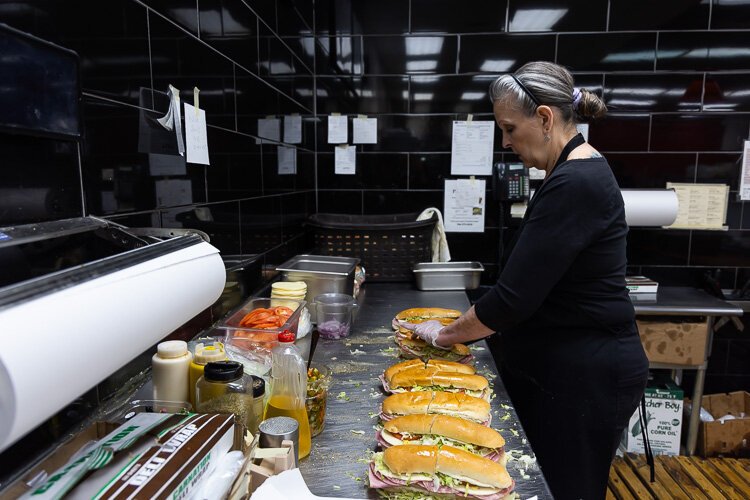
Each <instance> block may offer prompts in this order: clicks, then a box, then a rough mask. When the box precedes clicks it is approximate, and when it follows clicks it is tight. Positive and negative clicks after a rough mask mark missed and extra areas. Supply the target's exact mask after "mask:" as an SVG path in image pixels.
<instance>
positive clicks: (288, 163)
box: [277, 146, 297, 175]
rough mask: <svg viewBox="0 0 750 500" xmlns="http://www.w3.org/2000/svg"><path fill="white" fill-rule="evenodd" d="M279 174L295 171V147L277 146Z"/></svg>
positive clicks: (289, 173)
mask: <svg viewBox="0 0 750 500" xmlns="http://www.w3.org/2000/svg"><path fill="white" fill-rule="evenodd" d="M277 156H278V167H279V175H291V174H296V173H297V148H290V147H287V146H279V150H278V155H277Z"/></svg>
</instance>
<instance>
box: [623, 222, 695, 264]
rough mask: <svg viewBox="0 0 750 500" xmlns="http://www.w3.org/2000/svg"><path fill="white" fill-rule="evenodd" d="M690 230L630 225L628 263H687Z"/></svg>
mask: <svg viewBox="0 0 750 500" xmlns="http://www.w3.org/2000/svg"><path fill="white" fill-rule="evenodd" d="M689 233H690V231H683V230H679V229H651V228H649V229H645V228H637V227H631V228H630V230H629V232H628V250H627V257H628V265H630V266H654V265H677V266H686V265H688V248H689V246H690V234H689Z"/></svg>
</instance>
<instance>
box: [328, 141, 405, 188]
mask: <svg viewBox="0 0 750 500" xmlns="http://www.w3.org/2000/svg"><path fill="white" fill-rule="evenodd" d="M407 175H408V155H406V154H392V153H361V152H360V149H359V147H358V153H357V171H356V173H355V174H354V175H342V174H336V171H335V159H334V154H333V153H328V152H320V153H318V188H319V189H368V190H377V189H406V188H407Z"/></svg>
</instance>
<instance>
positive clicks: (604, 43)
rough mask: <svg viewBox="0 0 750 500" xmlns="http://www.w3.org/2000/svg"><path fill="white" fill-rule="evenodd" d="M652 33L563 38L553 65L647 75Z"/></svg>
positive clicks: (652, 52)
mask: <svg viewBox="0 0 750 500" xmlns="http://www.w3.org/2000/svg"><path fill="white" fill-rule="evenodd" d="M655 51H656V34H655V33H594V34H576V35H567V34H563V35H560V37H559V42H558V48H557V62H558V63H559V64H562V65H563V66H565V67H567V68H568V69H570V70H572V71H643V70H648V71H651V70H652V69H653V68H654V57H655Z"/></svg>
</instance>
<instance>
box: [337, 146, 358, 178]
mask: <svg viewBox="0 0 750 500" xmlns="http://www.w3.org/2000/svg"><path fill="white" fill-rule="evenodd" d="M334 163H335V165H334V172H335V173H336V174H343V175H353V174H355V173H356V172H357V146H349V145H347V144H345V145H343V146H336V154H335V161H334Z"/></svg>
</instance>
